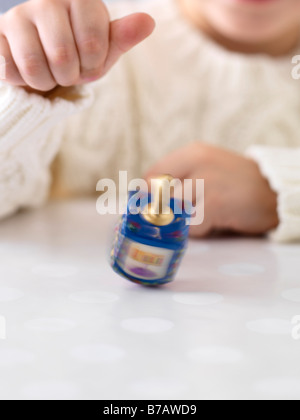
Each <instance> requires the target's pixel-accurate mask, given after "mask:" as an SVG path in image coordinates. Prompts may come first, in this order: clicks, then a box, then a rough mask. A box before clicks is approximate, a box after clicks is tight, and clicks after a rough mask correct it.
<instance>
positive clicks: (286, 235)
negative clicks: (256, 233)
mask: <svg viewBox="0 0 300 420" xmlns="http://www.w3.org/2000/svg"><path fill="white" fill-rule="evenodd" d="M247 155H248V156H249V157H250V158H252V159H253V160H255V161H256V163H257V164H258V166H259V168H260V170H261V173H262V174H263V175H264V177H266V178H267V180H268V181H269V183H270V186H271V188H272V189H273V190H274V191H275V192H276V193H277V194H278V215H279V220H280V223H279V226H278V228H277V229H276V230H274V231H272V232H270V236H271V238H272V239H273V240H275V241H277V242H296V241H300V149H289V148H276V147H270V146H252V147H250V148H249V149H248V150H247Z"/></svg>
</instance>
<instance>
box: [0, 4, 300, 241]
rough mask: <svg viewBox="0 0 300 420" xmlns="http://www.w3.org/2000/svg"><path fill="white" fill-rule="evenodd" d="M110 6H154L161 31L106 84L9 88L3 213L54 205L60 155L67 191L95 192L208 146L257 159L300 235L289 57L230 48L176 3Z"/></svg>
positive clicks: (287, 222) (123, 9)
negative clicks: (48, 92) (124, 173)
mask: <svg viewBox="0 0 300 420" xmlns="http://www.w3.org/2000/svg"><path fill="white" fill-rule="evenodd" d="M110 9H111V14H112V17H113V18H115V17H121V16H123V15H125V14H127V13H130V12H133V11H137V10H139V11H146V12H148V13H150V14H151V15H152V16H153V17H154V18H155V19H156V21H157V28H156V30H155V33H154V34H153V35H152V36H151V37H150V38H149V39H148V40H146V41H145V42H144V43H142V44H141V45H139V46H138V47H136V48H135V49H134V50H133V51H132V52H130V53H129V54H127V55H126V56H124V57H123V58H122V59H121V60H120V62H119V63H118V64H117V65H116V66H115V67H114V68H113V70H112V71H110V73H109V74H108V75H107V76H106V77H105V78H103V79H102V80H100V81H98V82H96V83H93V84H91V85H88V86H85V87H80V88H76V89H72V90H69V91H68V93H66V90H62V91H61V92H59V91H57V92H56V94H55V97H54V98H47V99H46V98H43V97H40V96H38V95H34V94H27V93H26V92H25V91H24V90H23V89H21V88H14V87H11V86H8V85H5V84H4V83H1V84H0V216H1V217H4V216H7V215H9V214H11V213H13V212H15V211H16V210H18V209H20V208H24V207H32V206H38V205H41V204H42V203H44V201H45V200H46V198H47V196H48V195H49V188H50V184H51V171H50V166H51V163H52V161H53V160H54V158H55V156H57V155H58V160H59V168H60V169H59V183H60V184H61V185H62V186H63V188H64V189H67V190H68V191H71V192H73V193H91V192H94V191H95V187H96V183H97V181H98V180H99V179H100V178H103V177H109V178H117V176H118V172H119V170H128V171H129V177H131V176H141V175H142V174H143V172H144V171H146V170H147V169H148V168H149V166H150V165H152V164H153V163H154V162H156V161H157V160H158V159H159V158H161V157H162V156H163V155H165V154H167V153H169V152H170V151H172V150H174V149H176V148H179V147H181V146H183V145H185V144H187V143H189V142H192V141H195V140H199V141H204V142H207V143H210V144H214V145H218V146H222V147H225V148H229V149H233V150H236V151H238V152H240V153H249V154H250V155H251V156H252V157H253V158H254V159H256V161H257V162H258V163H259V165H260V168H261V170H262V172H263V174H264V175H265V176H266V177H267V178H268V179H269V181H270V184H271V186H272V187H273V188H274V190H275V191H276V192H278V197H279V199H278V201H279V203H278V210H279V215H280V221H281V223H280V226H279V228H278V229H277V230H276V231H275V232H273V235H272V236H273V238H275V239H276V240H278V241H291V240H300V82H297V81H295V80H293V79H292V77H291V69H292V65H291V59H290V58H284V59H272V58H269V57H267V56H264V55H255V56H249V55H241V54H236V53H231V52H228V51H226V50H224V49H223V48H221V47H219V46H218V45H216V44H214V43H213V42H211V41H210V40H208V39H206V38H205V36H203V35H202V34H201V33H199V32H198V31H197V30H196V29H195V28H193V27H192V26H191V25H190V24H189V23H188V22H187V21H186V20H185V19H184V18H183V17H182V16H181V14H180V11H179V9H178V7H177V5H176V4H175V2H174V0H156V1H153V0H152V1H150V2H149V3H146V4H142V5H141V4H139V5H136V4H125V3H121V4H119V5H113V6H111V7H110ZM75 113H76V115H73V116H72V115H71V114H75Z"/></svg>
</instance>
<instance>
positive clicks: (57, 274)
mask: <svg viewBox="0 0 300 420" xmlns="http://www.w3.org/2000/svg"><path fill="white" fill-rule="evenodd" d="M32 272H33V274H37V275H39V276H43V277H51V278H64V277H72V276H75V275H76V274H77V273H78V268H77V267H73V266H68V265H60V264H43V265H38V266H36V267H34V268H33V269H32Z"/></svg>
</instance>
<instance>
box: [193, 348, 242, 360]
mask: <svg viewBox="0 0 300 420" xmlns="http://www.w3.org/2000/svg"><path fill="white" fill-rule="evenodd" d="M187 356H188V358H189V359H191V360H193V361H196V362H200V363H204V364H233V363H239V362H241V361H242V360H243V358H244V356H243V354H242V353H241V351H240V350H238V349H234V348H230V347H199V348H196V349H193V350H191V351H189V352H188V354H187Z"/></svg>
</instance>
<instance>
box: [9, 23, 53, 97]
mask: <svg viewBox="0 0 300 420" xmlns="http://www.w3.org/2000/svg"><path fill="white" fill-rule="evenodd" d="M6 34H7V35H8V41H9V45H10V49H11V52H12V56H13V59H14V61H15V63H16V65H17V67H18V70H19V72H20V74H21V76H22V78H23V80H24V81H25V82H26V84H27V85H28V86H30V87H32V88H34V89H37V90H40V91H49V90H52V89H53V88H54V87H55V86H56V82H55V80H54V79H53V77H52V74H51V72H50V70H49V66H48V62H47V59H46V57H45V53H44V51H43V48H42V45H41V42H40V39H39V35H38V32H37V29H36V27H35V26H34V25H33V24H32V23H31V22H30V21H29V20H24V19H19V21H17V20H16V19H15V20H14V25H13V26H12V27H8V28H7V29H6Z"/></svg>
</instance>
